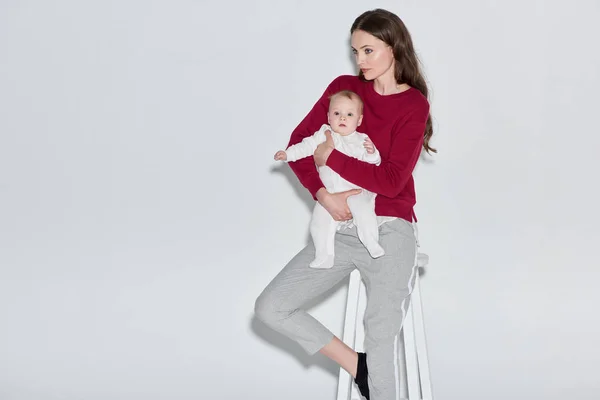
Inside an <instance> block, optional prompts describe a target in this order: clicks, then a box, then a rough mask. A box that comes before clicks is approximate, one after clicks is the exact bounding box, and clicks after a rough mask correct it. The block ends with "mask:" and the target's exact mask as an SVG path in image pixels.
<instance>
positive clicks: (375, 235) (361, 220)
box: [285, 124, 385, 268]
mask: <svg viewBox="0 0 600 400" xmlns="http://www.w3.org/2000/svg"><path fill="white" fill-rule="evenodd" d="M326 130H329V131H330V132H331V137H332V139H333V143H334V147H335V148H336V149H337V150H338V151H340V152H342V153H344V154H346V155H348V156H350V157H354V158H356V159H358V160H361V161H365V162H368V163H370V164H375V165H379V164H380V163H381V156H380V154H379V151H378V150H377V149H375V152H374V153H373V154H369V153H367V149H365V147H364V142H365V139H366V138H368V136H367V135H365V134H364V133H360V132H356V131H355V132H352V133H351V134H349V135H340V134H338V133H336V132H334V131H333V130H332V129H331V127H330V126H329V125H327V124H324V125H323V126H322V127H321V129H319V130H318V131H317V132H315V133H314V134H313V135H312V136H309V137H306V138H304V139H303V140H302V141H301V142H300V143H298V144H295V145H292V146H290V147H289V148H287V149H286V150H285V153H286V155H287V161H288V162H293V161H296V160H299V159H301V158H304V157H308V156H312V155H313V153H314V151H315V149H316V148H317V146H318V145H319V144H321V143H323V142H325V140H326V137H325V131H326ZM319 176H320V177H321V181H322V182H323V185H325V189H327V191H328V192H329V193H339V192H344V191H346V190H351V189H362V192H361V193H360V194H357V195H353V196H350V197H348V208H350V211H351V212H352V217H353V220H352V223H353V224H354V225H356V229H357V233H358V237H359V239H360V240H361V242H362V243H363V244H364V245H365V247H366V248H367V250H368V251H369V254H370V255H371V257H373V258H378V257H381V256H383V255H384V254H385V251H384V250H383V247H381V245H380V244H379V224H378V219H377V216H376V215H375V197H376V193H373V192H370V191H368V190H365V189H363V188H361V187H359V186H357V185H355V184H353V183H351V182H348V181H347V180H345V179H344V178H342V177H341V176H340V175H339V174H338V173H337V172H335V171H334V170H332V169H331V168H329V167H328V166H323V167H319ZM341 224H342V223H341V222H338V221H335V220H334V219H333V218H332V217H331V215H330V214H329V212H327V210H326V209H325V208H323V206H321V204H319V202H317V203H316V205H315V208H314V210H313V214H312V218H311V222H310V234H311V236H312V239H313V243H314V245H315V259H314V260H313V261H312V262H311V263H310V265H309V266H310V267H311V268H331V267H333V262H334V256H335V254H334V243H335V233H336V231H337V230H338V227H339V226H340V225H341ZM344 224H346V225H347V222H344Z"/></svg>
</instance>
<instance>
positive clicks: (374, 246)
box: [348, 190, 385, 258]
mask: <svg viewBox="0 0 600 400" xmlns="http://www.w3.org/2000/svg"><path fill="white" fill-rule="evenodd" d="M348 207H349V208H350V211H351V212H352V217H353V219H354V225H356V230H357V232H358V238H359V239H360V241H361V242H363V244H364V245H365V247H366V248H367V250H368V251H369V254H371V257H373V258H378V257H381V256H383V255H384V254H385V250H383V247H381V245H380V244H379V226H378V225H377V216H376V215H375V193H372V192H368V191H365V190H363V191H362V193H360V194H357V195H355V196H350V197H348Z"/></svg>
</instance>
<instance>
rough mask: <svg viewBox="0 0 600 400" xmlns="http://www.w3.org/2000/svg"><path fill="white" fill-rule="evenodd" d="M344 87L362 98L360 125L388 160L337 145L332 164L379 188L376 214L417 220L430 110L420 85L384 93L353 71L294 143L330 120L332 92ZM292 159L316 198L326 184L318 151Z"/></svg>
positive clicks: (355, 179)
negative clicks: (417, 178) (417, 177)
mask: <svg viewBox="0 0 600 400" xmlns="http://www.w3.org/2000/svg"><path fill="white" fill-rule="evenodd" d="M344 89H347V90H352V91H354V92H356V93H357V94H358V95H359V96H360V97H361V98H362V100H363V102H364V116H363V121H362V124H361V125H360V126H359V127H358V128H357V131H359V132H362V133H365V134H367V135H368V136H369V137H370V138H371V140H372V141H373V143H374V144H375V146H376V147H377V149H378V150H379V152H380V154H381V159H382V161H381V164H380V165H379V166H376V165H374V164H368V163H366V162H363V161H359V160H357V159H355V158H352V157H349V156H347V155H345V154H343V153H341V152H339V151H337V150H333V152H332V153H331V155H330V156H329V158H328V160H327V166H328V167H330V168H331V169H333V170H334V171H335V172H337V173H338V174H340V175H341V176H342V177H343V178H344V179H346V180H348V181H349V182H352V183H354V184H356V185H358V186H360V187H363V188H365V189H367V190H369V191H371V192H374V193H377V197H376V198H375V214H377V215H379V216H393V217H400V218H403V219H405V220H407V221H413V219H414V218H413V217H414V211H413V206H414V205H415V203H416V196H415V187H414V181H413V177H412V172H413V169H414V168H415V165H416V163H417V161H418V159H419V155H420V154H421V149H422V147H423V134H424V132H425V124H426V122H427V117H428V115H429V103H428V101H427V99H426V98H425V96H423V95H422V94H421V92H419V91H418V90H417V89H415V88H410V89H409V90H407V91H404V92H402V93H397V94H392V95H385V96H382V95H380V94H378V93H377V92H376V91H375V89H374V87H373V82H372V81H370V82H365V81H362V80H360V79H359V78H358V77H357V76H351V75H343V76H339V77H337V78H336V79H334V80H333V82H331V83H330V84H329V86H328V87H327V89H326V90H325V93H323V95H322V96H321V98H320V99H319V101H317V103H316V104H315V105H314V107H313V108H312V110H310V112H309V113H308V115H307V116H306V117H305V118H304V119H303V120H302V122H300V124H299V125H298V126H297V127H296V129H294V131H293V132H292V135H291V138H290V141H289V144H288V146H290V145H293V144H296V143H299V142H300V141H302V139H304V138H305V137H307V136H310V135H312V134H314V133H315V131H317V130H319V128H320V127H321V126H322V125H323V124H326V123H327V110H328V108H329V96H331V95H332V94H334V93H335V92H338V91H340V90H344ZM289 165H290V167H291V168H292V170H293V171H294V173H295V174H296V176H298V179H299V180H300V183H302V185H304V187H306V188H307V189H308V190H309V192H310V193H311V194H312V196H313V198H315V199H316V193H317V191H318V190H319V189H320V188H322V187H324V185H323V182H321V179H320V178H319V173H318V171H317V169H316V168H315V163H314V159H313V157H307V158H304V159H301V160H298V161H296V162H292V163H290V164H289Z"/></svg>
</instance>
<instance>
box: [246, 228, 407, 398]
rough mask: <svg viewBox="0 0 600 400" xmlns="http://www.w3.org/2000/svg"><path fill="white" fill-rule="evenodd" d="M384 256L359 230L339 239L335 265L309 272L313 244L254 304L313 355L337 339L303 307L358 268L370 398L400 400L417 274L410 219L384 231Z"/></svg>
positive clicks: (271, 323) (381, 239)
mask: <svg viewBox="0 0 600 400" xmlns="http://www.w3.org/2000/svg"><path fill="white" fill-rule="evenodd" d="M379 242H380V244H381V246H382V247H383V248H384V250H385V255H384V256H383V257H380V258H377V259H373V258H371V256H370V255H369V253H368V251H367V249H366V248H365V246H364V245H363V244H362V243H361V241H360V239H359V238H358V234H357V231H356V227H353V228H347V229H342V230H340V231H339V232H337V234H336V235H335V264H334V266H333V268H331V269H314V268H309V267H308V264H309V263H310V262H311V261H312V260H313V259H314V257H315V248H314V245H313V243H312V242H310V243H309V244H308V245H307V246H306V247H305V248H304V249H302V250H301V251H300V252H299V253H298V254H297V255H296V256H295V257H294V258H293V259H292V260H291V261H290V262H289V263H288V264H287V265H286V266H285V268H283V270H281V272H279V274H277V276H275V278H274V279H273V280H272V281H271V282H270V283H269V284H268V285H267V287H266V288H265V289H264V291H263V292H262V293H261V294H260V296H259V297H258V299H257V300H256V304H255V313H256V316H257V317H258V318H259V319H260V320H262V321H263V322H264V323H265V324H267V325H268V326H270V327H271V328H272V329H274V330H276V331H278V332H281V333H283V334H284V335H286V336H288V337H290V338H291V339H293V340H295V341H296V342H298V343H299V344H300V345H301V346H302V347H303V348H304V350H306V351H307V352H308V353H309V354H314V353H316V352H318V351H319V350H320V349H321V348H322V347H323V346H325V345H326V344H328V343H329V342H330V341H331V340H332V339H333V333H332V332H331V331H329V330H328V329H327V328H326V327H325V326H323V325H322V324H321V323H320V322H319V321H317V320H316V319H314V318H313V317H312V316H311V315H309V314H308V313H307V312H306V311H305V310H303V309H302V308H301V307H302V306H303V305H304V304H305V303H307V302H308V301H310V300H311V299H313V298H315V297H317V296H319V295H321V294H323V293H325V292H326V291H328V290H329V289H331V288H332V287H333V286H335V284H336V283H338V282H340V281H341V280H342V279H344V278H345V277H346V276H348V275H349V274H350V272H352V271H353V270H354V268H358V270H359V271H360V274H361V276H362V278H363V280H364V282H365V286H366V289H367V309H366V312H365V319H364V324H365V343H364V347H365V352H366V353H367V366H368V369H369V389H370V393H371V396H370V397H371V400H396V399H398V398H399V396H400V394H399V375H398V364H397V363H398V337H399V334H400V330H401V328H402V322H403V321H404V316H405V314H406V310H407V307H408V304H409V300H410V293H411V291H412V288H413V284H414V279H415V274H416V252H417V248H416V238H415V235H414V230H413V226H412V224H411V223H409V222H408V221H405V220H403V219H396V220H392V221H389V222H386V223H384V224H382V225H381V226H380V227H379Z"/></svg>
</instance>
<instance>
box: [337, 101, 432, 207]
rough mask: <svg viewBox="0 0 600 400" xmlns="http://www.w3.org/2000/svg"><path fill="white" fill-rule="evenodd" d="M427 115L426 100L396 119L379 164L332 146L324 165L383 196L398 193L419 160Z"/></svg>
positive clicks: (394, 195) (393, 195) (427, 106)
mask: <svg viewBox="0 0 600 400" xmlns="http://www.w3.org/2000/svg"><path fill="white" fill-rule="evenodd" d="M428 115H429V105H428V104H427V105H426V107H420V109H419V110H415V111H413V112H412V113H410V114H409V115H408V116H407V117H406V118H403V119H402V121H398V122H397V124H396V126H395V127H394V129H393V131H392V140H391V143H390V150H389V153H388V157H387V158H386V159H383V160H382V162H381V164H380V165H379V166H376V165H374V164H369V163H365V162H362V161H360V160H357V159H355V158H352V157H348V156H347V155H345V154H343V153H341V152H339V151H337V150H333V152H332V153H331V155H330V156H329V158H328V159H327V166H328V167H330V168H331V169H333V170H334V171H335V172H337V173H338V174H340V175H341V176H342V177H343V178H344V179H346V180H348V181H350V182H352V183H354V184H355V185H358V186H360V187H362V188H365V189H367V190H369V191H371V192H374V193H377V194H381V195H383V196H386V197H396V196H398V195H399V194H400V193H401V192H402V190H403V189H404V186H405V185H406V183H407V182H408V180H409V178H410V177H411V175H412V172H413V169H414V168H415V165H416V164H417V161H418V160H419V155H420V154H421V148H422V146H423V134H424V132H425V125H426V123H427V117H428Z"/></svg>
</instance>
